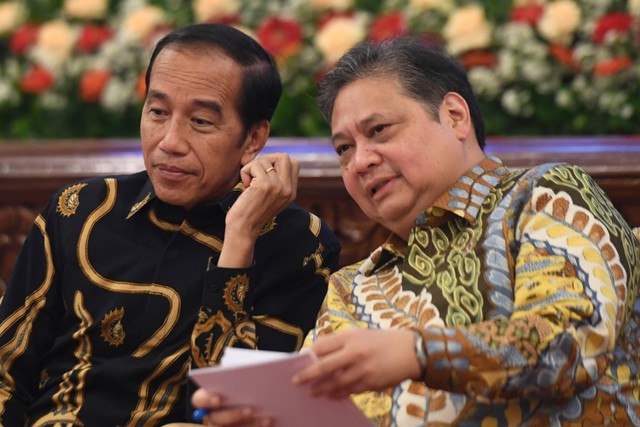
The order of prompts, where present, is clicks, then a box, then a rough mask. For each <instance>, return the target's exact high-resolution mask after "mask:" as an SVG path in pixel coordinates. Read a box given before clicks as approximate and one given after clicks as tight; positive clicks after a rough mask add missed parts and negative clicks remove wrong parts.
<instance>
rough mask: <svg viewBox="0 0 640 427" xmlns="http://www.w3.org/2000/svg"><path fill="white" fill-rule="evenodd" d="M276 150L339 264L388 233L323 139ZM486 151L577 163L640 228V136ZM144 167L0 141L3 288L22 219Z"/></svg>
mask: <svg viewBox="0 0 640 427" xmlns="http://www.w3.org/2000/svg"><path fill="white" fill-rule="evenodd" d="M274 151H286V152H288V153H290V154H291V156H292V157H294V158H296V159H297V160H298V161H299V162H300V164H301V178H300V185H299V189H298V203H299V204H300V205H302V206H304V207H306V208H307V209H309V210H310V211H312V212H314V213H316V214H318V215H319V216H321V217H322V218H323V219H324V220H325V221H327V223H328V224H329V225H330V226H331V227H332V228H333V229H334V231H335V232H336V234H337V235H338V236H339V237H340V239H341V241H342V244H343V248H344V249H343V254H342V258H341V264H342V265H345V264H348V263H351V262H355V261H357V260H359V259H362V258H363V257H365V256H367V255H368V254H369V252H370V250H372V249H373V248H375V247H376V246H377V245H378V244H379V243H380V242H381V241H382V240H383V239H384V238H385V237H386V236H387V234H388V233H387V232H386V230H384V229H383V228H382V227H380V226H379V225H377V224H375V223H374V222H373V221H371V220H369V219H368V218H367V217H366V216H365V215H364V214H363V213H362V211H361V210H360V209H359V208H358V207H357V206H356V205H355V203H354V202H353V201H352V200H351V199H350V197H349V195H348V194H347V192H346V190H345V189H344V186H343V184H342V179H341V178H340V169H339V165H338V163H337V157H336V155H335V154H334V153H333V149H332V147H331V146H330V144H329V142H328V141H327V140H326V139H277V138H274V139H272V140H270V141H269V143H268V144H267V147H266V148H265V152H274ZM486 151H487V152H489V153H493V154H496V155H497V156H498V157H500V158H501V159H502V160H503V161H504V162H505V164H506V165H507V166H509V167H511V168H520V167H529V166H533V165H537V164H540V163H546V162H567V163H571V164H577V165H579V166H581V167H583V168H584V169H585V170H586V171H587V172H588V173H589V174H590V175H591V176H593V177H594V179H595V180H596V181H597V182H598V184H599V185H600V186H602V188H603V189H604V190H605V191H606V192H607V194H608V195H609V197H610V198H611V199H612V201H613V203H614V204H615V205H616V207H617V208H618V209H619V210H620V212H621V213H622V214H623V216H624V217H625V218H626V220H627V221H628V222H629V223H630V224H631V225H633V226H640V197H639V195H640V137H592V138H517V139H516V138H496V137H494V138H490V139H489V141H488V144H487V149H486ZM143 168H144V164H143V161H142V155H141V151H140V147H139V141H137V140H74V141H38V142H18V141H16V142H10V141H5V142H2V143H0V286H1V285H2V280H7V279H8V275H9V274H10V271H11V267H12V265H13V264H12V263H13V259H14V257H15V253H16V252H17V251H18V250H19V248H20V245H21V242H22V239H23V238H24V234H25V233H26V230H27V229H28V226H27V225H26V224H29V223H30V221H32V219H33V216H34V215H35V213H36V212H37V211H38V210H39V209H41V208H42V206H43V205H44V204H45V203H46V202H47V201H48V200H49V198H50V197H51V195H52V194H53V193H54V192H55V191H56V190H57V189H59V188H60V187H62V186H64V185H66V184H68V183H70V182H72V181H75V180H78V179H81V178H85V177H89V176H98V175H105V174H119V173H132V172H137V171H139V170H142V169H143Z"/></svg>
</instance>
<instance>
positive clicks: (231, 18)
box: [207, 15, 242, 25]
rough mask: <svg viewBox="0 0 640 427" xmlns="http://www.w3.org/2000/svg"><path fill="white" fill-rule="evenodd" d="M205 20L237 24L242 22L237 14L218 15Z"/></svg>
mask: <svg viewBox="0 0 640 427" xmlns="http://www.w3.org/2000/svg"><path fill="white" fill-rule="evenodd" d="M207 22H211V23H212V24H224V25H238V24H241V23H242V21H241V20H240V17H239V16H238V15H219V16H216V17H215V18H211V19H207Z"/></svg>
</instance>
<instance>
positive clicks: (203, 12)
mask: <svg viewBox="0 0 640 427" xmlns="http://www.w3.org/2000/svg"><path fill="white" fill-rule="evenodd" d="M191 6H192V7H193V14H194V16H195V20H196V22H205V21H208V20H211V19H214V18H217V17H219V16H224V15H234V14H236V13H237V12H238V10H240V2H239V1H238V0H193V1H192V3H191Z"/></svg>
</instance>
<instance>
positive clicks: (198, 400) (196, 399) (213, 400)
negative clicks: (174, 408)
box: [191, 388, 222, 409]
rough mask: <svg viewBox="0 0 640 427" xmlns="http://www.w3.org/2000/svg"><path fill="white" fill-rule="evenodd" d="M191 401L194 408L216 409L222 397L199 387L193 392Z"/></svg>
mask: <svg viewBox="0 0 640 427" xmlns="http://www.w3.org/2000/svg"><path fill="white" fill-rule="evenodd" d="M191 403H192V404H193V406H195V407H196V408H205V409H216V408H219V407H220V405H221V404H222V397H221V396H219V395H217V394H213V393H208V392H207V391H205V390H204V389H202V388H199V389H198V390H196V391H195V393H193V396H192V397H191Z"/></svg>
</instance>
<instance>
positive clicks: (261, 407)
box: [189, 348, 371, 427]
mask: <svg viewBox="0 0 640 427" xmlns="http://www.w3.org/2000/svg"><path fill="white" fill-rule="evenodd" d="M314 358H315V356H314V355H313V353H311V352H308V351H303V352H300V353H278V352H268V351H257V350H246V349H236V348H227V349H226V350H225V355H224V357H223V359H222V362H221V365H220V366H214V367H209V368H200V369H194V370H192V371H191V372H190V373H189V375H190V377H191V378H192V379H193V380H194V381H195V382H196V383H197V384H198V385H200V386H201V387H202V388H204V389H205V390H207V391H209V392H212V393H216V394H219V395H221V396H223V398H224V405H225V406H227V405H239V406H243V407H247V406H248V407H252V408H254V415H255V416H268V417H270V418H272V419H273V421H274V426H276V427H299V426H305V427H326V426H332V427H340V426H345V427H347V426H348V427H371V423H370V422H369V420H368V419H367V418H366V417H365V416H364V415H363V414H362V413H361V412H360V411H359V410H358V409H357V408H356V407H355V406H354V405H353V403H352V402H351V400H349V399H342V400H335V399H330V398H327V397H311V396H310V395H309V393H308V390H307V389H306V388H304V387H301V386H295V385H293V384H292V382H291V378H292V377H293V375H294V374H295V373H296V372H297V371H299V370H300V369H302V368H303V367H305V366H307V365H309V364H310V363H312V362H313V360H314Z"/></svg>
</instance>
